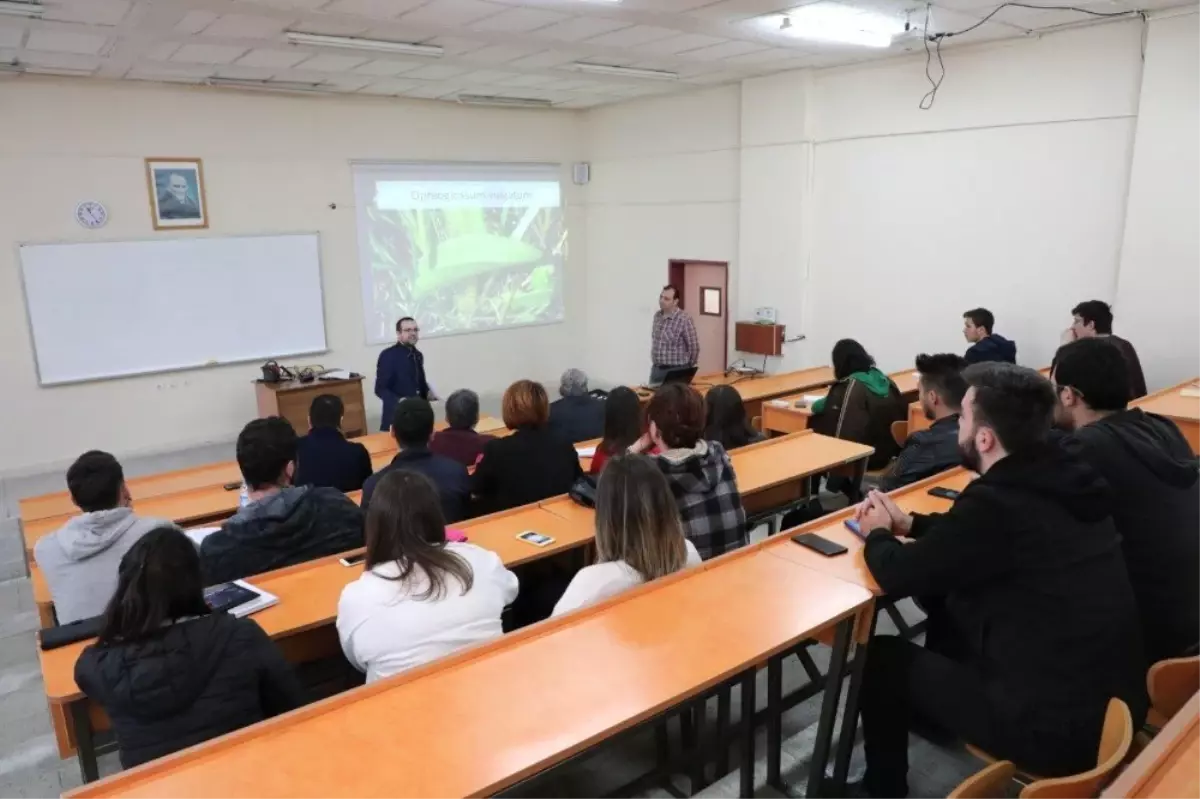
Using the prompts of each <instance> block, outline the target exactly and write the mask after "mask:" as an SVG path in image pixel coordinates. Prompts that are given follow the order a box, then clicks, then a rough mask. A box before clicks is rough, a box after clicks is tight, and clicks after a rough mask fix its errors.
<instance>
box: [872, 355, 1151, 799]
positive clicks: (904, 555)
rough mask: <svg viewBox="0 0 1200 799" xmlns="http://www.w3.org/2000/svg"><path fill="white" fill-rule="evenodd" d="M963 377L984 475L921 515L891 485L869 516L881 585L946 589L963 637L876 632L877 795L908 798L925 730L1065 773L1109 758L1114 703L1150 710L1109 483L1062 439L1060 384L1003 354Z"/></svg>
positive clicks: (1135, 711)
mask: <svg viewBox="0 0 1200 799" xmlns="http://www.w3.org/2000/svg"><path fill="white" fill-rule="evenodd" d="M963 377H964V378H965V379H966V381H967V385H968V386H969V388H968V390H967V393H966V395H965V396H964V397H963V405H962V418H961V420H960V422H959V448H960V450H961V451H962V453H963V460H964V462H965V463H966V464H967V465H968V466H969V467H970V468H972V469H974V470H975V471H976V472H978V473H979V474H980V475H981V476H980V477H979V478H978V479H977V480H975V481H973V482H972V483H971V484H970V485H968V486H967V487H966V488H965V489H964V490H963V492H962V495H961V496H960V497H959V498H958V500H957V501H956V502H955V503H954V505H953V507H952V508H951V509H950V510H949V511H948V512H947V513H943V514H934V515H929V516H924V515H920V514H907V513H905V512H903V511H901V510H900V509H899V508H898V507H897V506H896V504H895V503H894V502H893V501H892V500H891V498H890V497H889V496H888V495H887V494H883V493H881V492H878V491H872V492H871V494H870V495H869V496H868V498H867V500H866V501H865V502H864V503H863V504H862V505H860V506H859V507H858V508H857V510H856V516H857V519H858V522H859V525H860V527H861V528H862V530H863V531H865V532H868V531H869V534H868V536H867V539H866V547H865V550H864V553H863V554H864V557H865V560H866V564H867V568H868V569H869V570H870V572H871V575H872V576H873V577H874V578H875V580H876V581H877V582H878V583H879V586H880V588H881V589H882V590H883V592H884V593H886V594H888V595H890V596H937V597H940V598H942V599H943V600H944V614H945V618H944V619H942V620H941V622H942V624H943V625H944V627H945V628H946V629H947V630H948V632H949V634H948V635H947V636H946V637H945V638H944V641H945V642H946V643H947V644H952V645H947V646H939V647H931V646H921V645H920V644H917V643H914V642H910V641H906V640H904V639H902V638H898V637H894V636H882V635H880V636H876V637H875V638H873V639H872V641H871V655H870V657H868V658H867V666H866V672H865V676H864V681H863V689H862V690H863V693H862V721H863V738H864V749H865V752H866V758H867V772H866V777H865V779H864V781H863V788H865V789H866V792H867V793H868V794H869V795H871V796H907V795H908V785H907V778H906V774H907V772H908V733H909V730H910V729H912V728H913V727H915V726H918V725H920V726H923V727H925V728H929V727H933V728H935V729H940V730H943V731H945V732H948V733H950V734H952V735H955V736H957V737H958V738H961V739H963V740H966V741H968V742H970V743H972V744H975V745H976V746H979V747H980V748H982V749H983V750H984V751H986V752H988V753H989V754H991V755H993V756H994V757H997V758H1001V759H1007V760H1012V761H1014V762H1016V763H1017V765H1018V766H1019V767H1020V768H1021V769H1023V770H1029V771H1031V772H1034V773H1037V774H1041V775H1045V776H1050V777H1053V776H1061V775H1064V774H1073V773H1076V772H1080V771H1084V770H1086V769H1089V768H1092V767H1094V766H1095V765H1096V746H1097V741H1099V740H1100V731H1101V728H1102V727H1103V724H1104V714H1105V709H1106V707H1107V705H1108V700H1109V699H1110V698H1113V697H1116V698H1118V699H1121V700H1122V701H1124V702H1125V703H1126V704H1127V705H1128V706H1129V709H1130V711H1131V713H1132V716H1133V724H1134V729H1137V728H1138V727H1140V726H1141V723H1142V719H1143V717H1144V716H1145V712H1146V705H1147V702H1146V697H1145V687H1144V680H1145V673H1146V672H1145V668H1146V666H1145V663H1144V661H1143V658H1142V644H1141V638H1140V635H1139V631H1138V618H1137V606H1136V603H1135V600H1134V596H1133V589H1132V587H1131V586H1130V584H1129V577H1128V574H1127V573H1126V570H1125V562H1124V559H1123V558H1122V556H1121V547H1120V542H1119V537H1118V535H1117V531H1116V528H1115V527H1114V526H1113V519H1112V516H1111V514H1110V511H1109V505H1110V495H1109V491H1108V487H1107V486H1106V485H1105V483H1104V481H1103V479H1101V477H1100V476H1099V475H1098V474H1096V472H1095V471H1093V470H1092V468H1091V467H1090V466H1089V465H1088V464H1087V463H1085V462H1083V461H1082V460H1079V459H1077V458H1075V457H1073V456H1071V455H1070V454H1068V453H1067V452H1066V451H1065V450H1064V449H1063V448H1062V447H1058V446H1054V445H1052V444H1051V443H1050V442H1049V440H1048V438H1049V433H1050V421H1051V416H1052V415H1053V412H1054V391H1053V389H1052V388H1051V387H1050V384H1049V382H1047V381H1046V380H1045V379H1044V378H1042V377H1041V375H1039V374H1038V373H1037V372H1035V371H1033V370H1032V369H1024V368H1021V367H1018V366H1013V365H1011V364H999V363H989V364H978V365H975V366H971V367H969V368H968V369H967V370H966V371H965V372H963ZM898 536H907V537H908V538H910V539H912V540H911V542H909V543H903V542H901V541H900V540H899V539H898V538H897V537H898ZM930 622H931V625H932V623H933V617H931V618H930Z"/></svg>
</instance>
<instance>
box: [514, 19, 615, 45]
mask: <svg viewBox="0 0 1200 799" xmlns="http://www.w3.org/2000/svg"><path fill="white" fill-rule="evenodd" d="M628 27H630V26H629V23H628V22H621V21H620V20H615V19H603V18H601V17H574V18H572V19H566V20H563V21H562V22H558V23H555V24H554V25H549V26H547V27H545V28H539V29H538V30H537V31H535V32H534V34H533V35H534V36H538V37H543V36H544V37H546V38H547V39H559V40H561V41H564V42H578V41H581V40H583V39H587V38H589V37H592V36H599V35H600V34H602V33H608V32H609V31H615V30H619V29H621V28H628Z"/></svg>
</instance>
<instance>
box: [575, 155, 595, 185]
mask: <svg viewBox="0 0 1200 799" xmlns="http://www.w3.org/2000/svg"><path fill="white" fill-rule="evenodd" d="M571 178H572V179H573V180H574V181H575V185H576V186H586V185H587V184H588V181H590V180H591V179H592V165H591V164H589V163H588V162H587V161H579V162H578V163H575V164H572V165H571Z"/></svg>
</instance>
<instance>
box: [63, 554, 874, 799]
mask: <svg viewBox="0 0 1200 799" xmlns="http://www.w3.org/2000/svg"><path fill="white" fill-rule="evenodd" d="M870 607H871V597H870V594H868V593H867V592H865V591H863V590H862V589H861V588H859V587H857V586H853V585H850V584H848V583H844V582H842V581H839V580H836V579H833V578H829V577H825V576H823V575H821V574H819V573H817V572H813V571H811V570H808V569H805V568H803V567H802V566H799V565H798V564H794V563H789V562H787V561H784V560H783V559H780V558H773V557H770V556H766V555H764V554H762V553H756V552H752V551H750V552H746V553H745V554H742V553H733V554H732V555H730V556H728V557H726V558H720V559H717V560H715V561H710V562H709V563H707V564H705V565H704V566H702V567H697V568H695V569H690V570H685V571H684V572H681V573H679V574H678V575H674V576H672V577H670V578H666V579H664V580H660V581H656V582H655V583H652V584H649V585H646V586H643V587H642V588H640V589H635V590H634V591H631V592H629V593H627V594H623V595H621V596H618V597H615V598H614V599H612V600H610V601H609V602H606V603H602V604H600V605H597V606H595V607H593V608H589V609H585V610H583V611H581V612H579V613H575V614H570V615H568V616H565V617H563V618H561V619H556V620H551V621H550V622H546V623H543V624H540V625H535V626H533V627H531V628H528V629H527V630H523V631H521V632H519V633H516V634H513V635H509V636H505V637H504V638H502V639H500V640H498V641H496V642H493V643H491V644H487V645H484V646H482V647H479V648H476V649H473V650H469V651H467V652H463V653H460V654H458V655H455V656H451V657H450V658H447V659H445V660H443V661H441V662H439V663H436V664H431V665H430V666H427V667H425V668H422V669H417V670H414V671H412V672H409V673H406V674H401V675H397V676H396V677H393V678H390V679H387V680H381V681H379V682H377V683H374V684H372V685H369V686H364V687H363V688H359V689H356V690H353V691H350V692H348V693H345V694H342V695H340V696H336V697H333V698H331V699H327V700H325V701H323V702H319V703H317V704H315V705H311V706H309V707H306V708H302V709H300V710H297V711H294V712H292V713H289V714H287V715H284V716H281V717H278V718H275V719H271V720H268V721H266V722H263V723H260V724H256V725H254V726H252V727H249V728H246V729H244V730H240V731H238V732H235V733H232V734H230V735H226V736H224V737H222V738H219V739H216V740H213V741H210V742H207V743H205V744H201V745H199V746H196V747H192V748H191V749H188V750H184V751H182V752H179V753H177V754H174V755H170V756H168V757H165V758H162V759H160V760H157V761H154V762H153V763H148V764H146V765H144V766H141V767H139V768H136V769H131V770H130V771H127V772H124V773H121V774H117V775H114V776H112V777H109V778H107V779H105V780H103V781H101V782H97V783H94V784H91V785H85V786H83V787H82V788H79V789H77V790H75V791H72V792H70V793H68V794H67V796H81V797H82V796H129V797H139V796H173V797H200V796H204V797H208V796H262V797H301V796H322V797H326V796H481V795H487V794H493V793H496V792H497V791H501V790H504V789H505V788H507V787H510V786H512V785H514V784H515V783H517V782H519V781H521V780H523V779H526V778H528V777H530V776H532V775H534V774H536V773H538V772H540V771H543V770H545V769H547V768H549V767H551V766H554V765H555V764H558V763H561V762H563V761H564V760H566V759H567V758H569V757H571V756H572V755H575V754H578V753H580V752H583V751H585V750H587V749H588V748H590V747H592V746H594V745H595V744H597V743H599V742H602V741H604V740H605V739H608V738H611V737H612V736H614V735H616V734H617V733H620V732H622V731H624V730H627V729H630V728H632V727H634V726H635V725H638V724H640V723H642V722H645V721H648V720H650V719H652V718H654V717H656V716H658V715H659V714H661V713H663V712H664V711H667V710H669V709H671V708H673V707H676V706H678V705H680V704H681V703H684V702H686V701H688V700H690V699H691V698H693V697H696V696H700V695H703V694H704V693H705V692H706V691H708V690H709V689H711V688H713V687H715V686H719V685H721V684H722V683H727V682H732V681H737V680H739V679H740V681H742V683H743V685H744V686H748V687H749V691H750V692H751V695H752V692H753V687H752V686H753V679H754V669H755V668H756V667H757V665H758V664H760V663H762V662H763V661H765V660H767V659H769V658H771V657H773V656H775V655H778V654H780V653H782V652H785V651H787V650H788V649H790V648H792V647H794V646H796V645H798V644H799V643H800V642H802V641H804V640H805V639H806V638H808V637H810V636H812V635H814V634H816V633H819V632H820V631H822V630H826V629H829V628H830V627H833V626H835V625H838V626H839V627H840V628H841V629H842V630H844V629H846V628H847V627H848V626H849V625H852V624H853V623H854V622H855V620H856V619H857V618H858V617H859V616H860V615H861V614H863V613H866V612H869V609H870ZM763 608H772V609H773V612H770V613H763V612H762V611H763ZM842 637H843V638H845V639H848V637H849V636H848V634H844V635H842ZM715 640H719V641H720V646H714V645H713V644H714V641H715ZM847 647H848V641H847ZM831 671H832V669H831ZM836 676H837V677H839V678H840V675H836ZM832 677H833V675H831V680H830V682H831V683H832V682H834V680H833V679H832ZM837 688H838V691H837V693H834V694H833V697H834V700H833V704H832V705H831V706H830V708H829V710H830V712H829V714H828V715H829V724H827V725H825V724H823V725H822V726H823V727H825V729H824V730H823V731H819V734H818V737H819V738H820V735H821V732H824V733H825V734H826V735H828V734H831V733H832V726H833V724H832V718H833V712H832V711H834V710H836V697H837V696H838V695H839V694H840V679H839V680H838V686H837ZM830 693H831V692H827V694H826V702H828V701H829V698H830ZM824 715H825V714H824V713H823V717H824ZM398 719H401V720H402V719H410V720H412V719H419V720H420V723H419V724H416V723H413V724H407V723H402V724H397V723H396V722H397V720H398ZM747 719H752V714H747ZM749 732H750V736H749V737H750V739H751V740H753V738H752V736H753V727H752V724H751V726H750V727H749ZM775 737H776V738H777V737H778V736H775ZM744 739H745V736H744V737H743V740H744ZM381 741H386V742H387V752H388V754H387V757H386V758H383V759H382V760H378V761H376V762H375V763H372V762H371V761H370V759H367V760H364V757H363V753H364V752H370V751H372V750H374V749H377V748H378V747H379V745H380V742H381ZM772 743H774V741H773V742H772ZM818 748H820V747H818ZM751 750H752V747H751ZM824 751H825V755H826V756H827V754H828V745H827V743H826V745H825V749H824ZM748 754H751V759H750V762H749V763H743V769H744V771H743V778H744V784H747V783H745V777H746V776H747V774H748V773H749V774H751V775H752V771H753V760H752V751H751V752H750V753H748ZM271 763H275V764H279V765H280V767H278V768H270V767H264V766H265V764H271ZM284 764H286V765H284ZM824 765H825V763H824V762H822V760H821V758H820V757H818V758H817V759H816V762H815V764H814V766H813V771H814V773H815V775H816V776H817V778H818V779H819V778H820V776H821V775H823V773H824ZM748 784H750V785H751V786H752V784H753V783H752V782H750V783H748Z"/></svg>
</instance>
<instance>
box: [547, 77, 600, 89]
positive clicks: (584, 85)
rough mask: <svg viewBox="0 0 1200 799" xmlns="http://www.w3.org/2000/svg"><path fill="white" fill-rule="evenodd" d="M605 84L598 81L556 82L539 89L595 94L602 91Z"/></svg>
mask: <svg viewBox="0 0 1200 799" xmlns="http://www.w3.org/2000/svg"><path fill="white" fill-rule="evenodd" d="M603 87H604V84H603V83H601V82H600V81H597V80H585V79H582V78H580V79H578V80H556V81H554V82H553V83H546V84H544V85H542V86H539V87H538V88H539V89H544V90H546V91H552V92H577V91H580V90H583V89H586V90H588V91H593V92H599V91H602V90H603Z"/></svg>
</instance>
